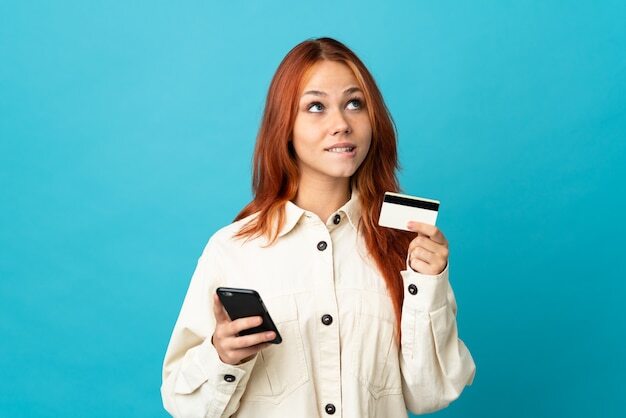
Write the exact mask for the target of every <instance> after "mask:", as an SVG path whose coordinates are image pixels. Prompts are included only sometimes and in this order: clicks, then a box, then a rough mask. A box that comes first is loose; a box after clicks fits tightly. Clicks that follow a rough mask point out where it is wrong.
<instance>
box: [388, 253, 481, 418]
mask: <svg viewBox="0 0 626 418" xmlns="http://www.w3.org/2000/svg"><path fill="white" fill-rule="evenodd" d="M448 264H449V263H448ZM401 275H402V280H403V282H404V303H403V305H402V319H401V326H400V328H401V331H402V339H401V344H400V345H401V347H400V369H401V371H402V390H403V394H404V399H405V402H406V406H407V408H408V409H409V410H410V411H411V412H413V413H415V414H423V413H428V412H433V411H437V410H439V409H443V408H445V407H447V406H448V405H449V404H450V403H451V402H452V401H454V400H455V399H457V398H458V397H459V396H460V395H461V392H462V391H463V389H464V388H465V386H466V385H471V384H472V382H473V381H474V375H475V373H476V365H475V364H474V360H473V359H472V355H471V354H470V352H469V350H468V349H467V347H466V346H465V344H464V343H463V341H461V340H460V339H459V338H458V332H457V322H456V311H457V307H456V300H455V297H454V292H453V291H452V287H451V286H450V282H449V280H448V265H446V268H445V269H444V271H442V272H441V273H440V274H438V275H427V274H421V273H418V272H416V271H414V270H413V269H412V268H411V267H410V266H409V261H408V258H407V269H406V270H404V271H402V272H401ZM409 287H410V289H409ZM415 289H417V292H416V291H415Z"/></svg>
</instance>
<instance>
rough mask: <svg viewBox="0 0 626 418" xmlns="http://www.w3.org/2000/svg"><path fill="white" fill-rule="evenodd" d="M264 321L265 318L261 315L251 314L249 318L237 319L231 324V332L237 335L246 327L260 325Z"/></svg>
mask: <svg viewBox="0 0 626 418" xmlns="http://www.w3.org/2000/svg"><path fill="white" fill-rule="evenodd" d="M262 323H263V319H262V318H261V317H260V316H249V317H247V318H239V319H235V320H234V321H233V322H231V323H230V324H229V330H230V332H231V333H232V334H233V335H235V334H238V333H240V332H241V331H243V330H245V329H250V328H254V327H258V326H259V325H261V324H262Z"/></svg>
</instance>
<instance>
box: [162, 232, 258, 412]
mask: <svg viewBox="0 0 626 418" xmlns="http://www.w3.org/2000/svg"><path fill="white" fill-rule="evenodd" d="M215 251H216V250H215V243H214V239H213V238H211V240H209V243H208V244H207V246H206V248H205V250H204V252H203V253H202V255H201V256H200V258H199V259H198V263H197V266H196V269H195V271H194V273H193V276H192V278H191V283H190V284H189V288H188V290H187V294H186V296H185V299H184V301H183V305H182V308H181V310H180V314H179V316H178V319H177V321H176V324H175V326H174V331H173V332H172V336H171V338H170V342H169V345H168V347H167V351H166V354H165V359H164V361H163V381H162V385H161V397H162V400H163V406H164V407H165V409H166V410H167V411H168V412H169V413H170V414H171V415H172V416H174V417H190V418H191V417H210V418H213V417H229V416H231V415H232V414H234V413H235V412H236V411H237V409H238V408H239V401H240V399H241V396H242V394H243V392H244V390H245V387H246V384H247V381H248V379H249V377H250V372H251V371H252V368H253V367H254V363H255V361H256V356H254V357H253V358H252V359H251V360H248V361H247V362H246V363H243V364H241V365H237V366H233V365H230V364H226V363H223V362H222V361H221V360H220V357H219V355H218V353H217V351H216V350H215V347H214V346H213V344H212V343H211V336H212V335H213V332H214V330H215V317H214V314H213V299H212V295H213V293H214V292H215V289H216V288H217V287H218V286H219V285H218V283H219V282H220V280H223V277H222V278H221V279H220V273H219V270H218V263H217V262H216V260H217V256H216V254H215ZM226 375H230V376H229V377H228V378H227V380H228V381H227V380H226V379H225V376H226ZM231 376H234V380H233V379H232V377H231Z"/></svg>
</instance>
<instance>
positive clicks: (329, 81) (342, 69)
mask: <svg viewBox="0 0 626 418" xmlns="http://www.w3.org/2000/svg"><path fill="white" fill-rule="evenodd" d="M350 86H359V82H358V81H357V79H356V77H355V76H354V73H353V72H352V70H351V69H350V67H348V66H347V65H346V64H344V63H342V62H337V61H327V60H323V61H319V62H317V63H315V64H314V65H313V66H312V67H311V68H310V69H309V71H308V72H307V74H306V75H305V77H304V80H303V88H302V91H306V90H320V91H324V92H328V93H331V92H334V91H337V90H340V91H343V90H344V89H345V88H347V87H350Z"/></svg>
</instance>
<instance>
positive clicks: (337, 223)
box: [333, 214, 341, 225]
mask: <svg viewBox="0 0 626 418" xmlns="http://www.w3.org/2000/svg"><path fill="white" fill-rule="evenodd" d="M339 222H341V216H339V214H337V215H335V217H334V218H333V223H334V224H335V225H339Z"/></svg>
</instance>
